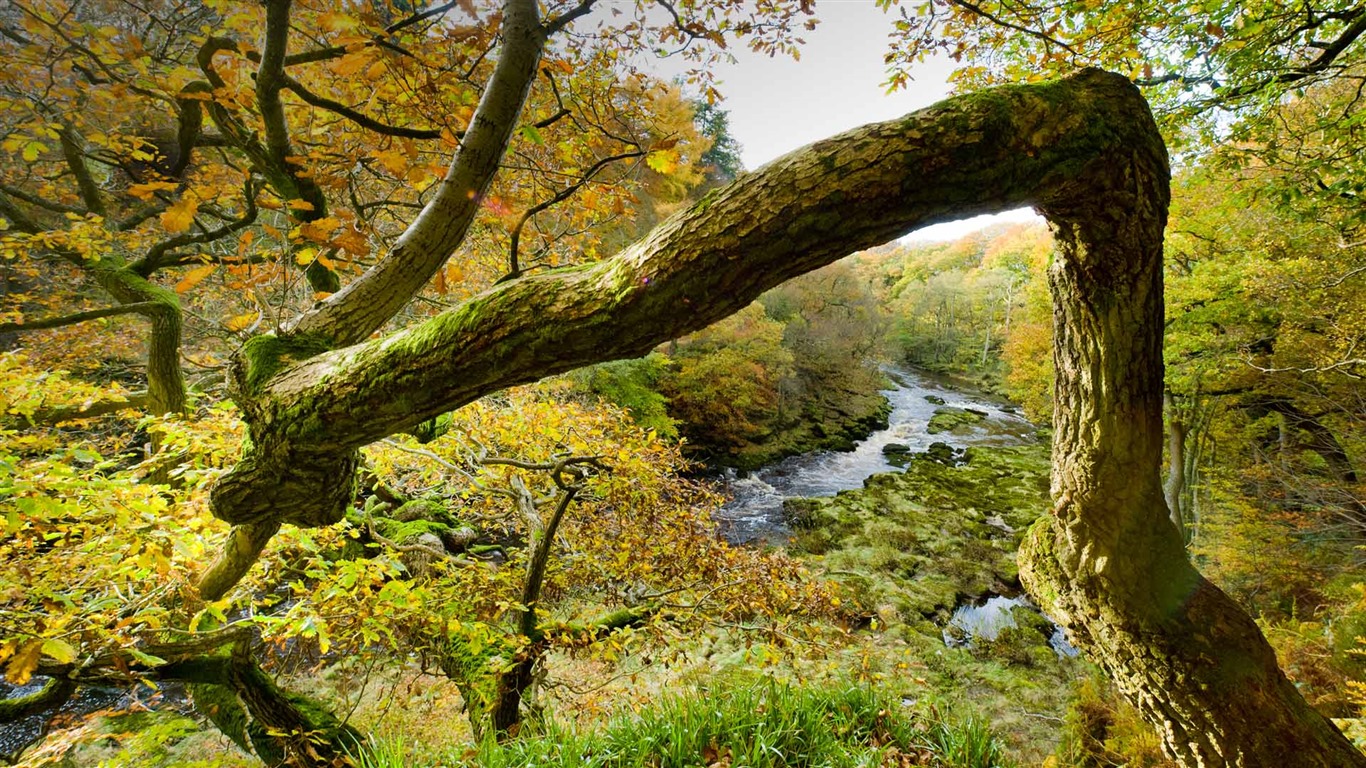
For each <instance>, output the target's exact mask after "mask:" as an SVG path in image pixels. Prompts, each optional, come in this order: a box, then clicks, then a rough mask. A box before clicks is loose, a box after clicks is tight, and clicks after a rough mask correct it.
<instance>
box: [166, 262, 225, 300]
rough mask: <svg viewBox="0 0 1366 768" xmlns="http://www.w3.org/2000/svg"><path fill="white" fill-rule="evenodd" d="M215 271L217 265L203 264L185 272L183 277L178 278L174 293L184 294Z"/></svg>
mask: <svg viewBox="0 0 1366 768" xmlns="http://www.w3.org/2000/svg"><path fill="white" fill-rule="evenodd" d="M216 269H218V265H217V264H205V265H204V266H202V267H195V268H194V269H192V270H190V271H189V272H186V273H185V276H184V277H182V278H180V282H178V283H176V284H175V292H176V293H185V292H186V291H188V290H190V289H191V288H193V287H195V286H196V285H199V284H200V283H201V282H203V281H204V278H206V277H208V276H209V275H212V274H213V272H214V270H216Z"/></svg>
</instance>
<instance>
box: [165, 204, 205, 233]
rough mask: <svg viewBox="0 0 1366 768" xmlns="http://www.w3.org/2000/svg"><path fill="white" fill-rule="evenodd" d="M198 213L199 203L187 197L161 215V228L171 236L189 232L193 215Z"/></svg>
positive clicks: (192, 222)
mask: <svg viewBox="0 0 1366 768" xmlns="http://www.w3.org/2000/svg"><path fill="white" fill-rule="evenodd" d="M198 211H199V201H198V200H197V199H195V198H193V197H191V196H189V195H186V196H185V197H182V198H180V199H179V200H177V201H176V202H175V203H174V204H173V205H172V206H171V207H170V208H167V209H166V210H165V211H163V212H162V214H161V226H162V228H164V229H165V230H166V231H167V232H170V233H171V234H173V235H174V234H180V233H182V232H188V231H190V227H191V226H192V225H193V224H194V215H195V213H197V212H198Z"/></svg>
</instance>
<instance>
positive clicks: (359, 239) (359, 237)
mask: <svg viewBox="0 0 1366 768" xmlns="http://www.w3.org/2000/svg"><path fill="white" fill-rule="evenodd" d="M331 244H332V245H334V246H336V247H338V248H341V249H342V250H344V251H346V252H347V253H349V254H351V255H352V256H354V257H356V258H363V257H365V256H369V255H370V239H369V238H368V237H366V236H365V234H364V233H362V232H361V231H360V230H359V229H356V225H354V224H352V225H350V226H348V227H346V228H345V229H343V230H342V231H341V232H340V233H339V234H337V235H336V236H335V237H333V238H332V240H331Z"/></svg>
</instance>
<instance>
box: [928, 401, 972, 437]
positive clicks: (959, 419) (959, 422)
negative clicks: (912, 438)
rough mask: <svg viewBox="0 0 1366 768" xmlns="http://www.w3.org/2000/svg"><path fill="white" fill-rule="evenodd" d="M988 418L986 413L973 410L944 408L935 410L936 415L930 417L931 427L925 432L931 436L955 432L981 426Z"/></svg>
mask: <svg viewBox="0 0 1366 768" xmlns="http://www.w3.org/2000/svg"><path fill="white" fill-rule="evenodd" d="M986 417H987V414H986V412H985V411H978V410H974V409H972V408H951V407H947V406H946V407H942V408H936V409H934V415H933V416H931V417H930V423H929V426H927V427H926V428H925V431H926V432H928V433H929V434H931V435H938V434H942V433H944V432H954V431H956V430H961V429H963V428H965V427H970V426H972V425H974V424H979V423H981V422H982V420H983V419H985V418H986Z"/></svg>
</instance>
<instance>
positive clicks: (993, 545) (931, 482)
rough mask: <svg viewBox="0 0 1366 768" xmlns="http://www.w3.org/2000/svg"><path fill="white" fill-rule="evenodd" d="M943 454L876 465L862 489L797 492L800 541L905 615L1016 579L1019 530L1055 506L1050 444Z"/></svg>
mask: <svg viewBox="0 0 1366 768" xmlns="http://www.w3.org/2000/svg"><path fill="white" fill-rule="evenodd" d="M942 458H943V457H942V456H941V457H936V456H933V455H926V454H913V455H911V457H910V461H909V463H908V465H907V467H906V470H905V471H904V472H900V473H886V474H879V475H874V476H872V477H870V478H868V479H867V480H866V481H865V482H864V487H863V488H862V489H860V490H854V491H845V492H842V493H839V494H837V495H836V496H833V497H829V498H818V499H789V500H788V501H786V502H785V503H784V510H785V513H786V515H787V518H788V520H789V523H790V524H792V525H793V527H794V529H796V531H797V535H796V537H795V538H794V540H793V551H794V552H795V553H797V554H801V555H804V556H806V557H810V558H813V559H815V560H817V561H819V562H820V563H821V564H823V565H824V566H825V567H826V569H827V571H830V572H838V573H839V574H841V575H840V576H839V580H841V581H845V582H848V581H850V579H851V577H850V576H849V574H856V575H858V576H860V577H861V578H862V582H863V583H860V585H859V586H860V587H864V588H862V589H860V592H861V593H863V594H862V595H861V597H860V602H861V603H863V604H865V605H866V606H869V607H874V608H875V607H878V606H894V607H895V609H896V612H897V613H898V614H899V618H900V620H901V621H904V622H907V623H913V622H917V621H920V620H922V619H925V618H931V619H937V620H943V619H946V618H947V616H948V614H949V613H950V612H951V611H952V610H953V608H954V607H955V606H956V605H958V604H959V603H960V602H961V601H962V600H963V599H964V598H976V597H981V596H983V595H985V594H987V593H992V592H996V593H999V592H1002V591H1007V592H1008V591H1011V590H1012V589H1015V588H1017V587H1018V583H1019V571H1018V567H1017V565H1016V563H1015V553H1016V551H1017V549H1018V548H1019V544H1020V540H1021V539H1022V537H1023V535H1024V531H1025V529H1026V528H1027V527H1028V526H1029V524H1030V523H1031V522H1033V521H1034V520H1035V519H1036V518H1037V517H1039V516H1040V515H1041V514H1043V513H1044V512H1046V511H1047V509H1048V506H1049V505H1048V472H1049V463H1048V448H1047V446H1044V445H1030V446H1021V447H1011V448H974V449H971V450H969V451H967V452H966V453H964V454H963V455H962V457H961V459H960V458H957V457H956V454H955V460H954V461H953V462H952V463H944V462H943V461H942V460H941V459H942ZM989 520H990V521H991V522H988V521H989ZM998 522H999V523H1004V524H1005V525H1004V526H1002V525H998V524H997V523H998Z"/></svg>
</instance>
